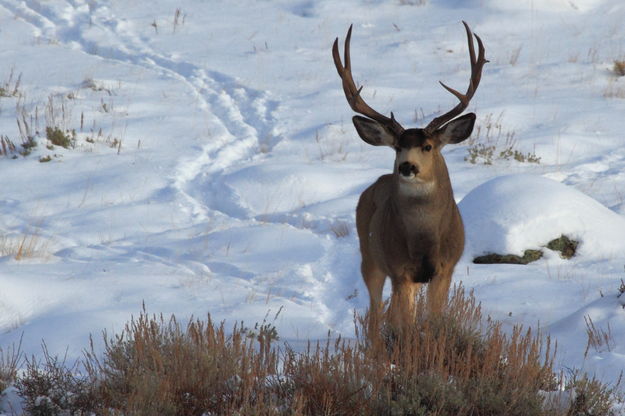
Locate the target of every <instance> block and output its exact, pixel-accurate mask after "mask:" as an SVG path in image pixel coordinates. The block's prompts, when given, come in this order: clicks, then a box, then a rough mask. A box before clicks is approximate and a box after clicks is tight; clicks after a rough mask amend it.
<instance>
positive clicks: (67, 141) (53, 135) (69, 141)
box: [46, 126, 76, 149]
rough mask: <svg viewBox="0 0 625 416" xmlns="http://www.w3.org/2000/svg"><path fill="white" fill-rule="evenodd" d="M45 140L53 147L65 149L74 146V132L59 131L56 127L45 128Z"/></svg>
mask: <svg viewBox="0 0 625 416" xmlns="http://www.w3.org/2000/svg"><path fill="white" fill-rule="evenodd" d="M46 138H47V139H48V141H49V142H50V143H52V144H53V145H55V146H61V147H64V148H66V149H69V148H70V147H74V146H75V145H76V130H71V131H70V130H65V131H63V130H61V129H60V128H58V127H56V126H55V127H46Z"/></svg>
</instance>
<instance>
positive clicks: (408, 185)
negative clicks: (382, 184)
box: [399, 179, 436, 197]
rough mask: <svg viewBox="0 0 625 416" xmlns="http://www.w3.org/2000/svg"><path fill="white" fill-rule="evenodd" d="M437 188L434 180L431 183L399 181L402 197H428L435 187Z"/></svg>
mask: <svg viewBox="0 0 625 416" xmlns="http://www.w3.org/2000/svg"><path fill="white" fill-rule="evenodd" d="M435 186H436V181H435V180H432V181H430V182H420V181H414V180H402V179H400V180H399V194H400V195H402V196H412V197H416V196H420V197H421V196H426V195H428V194H430V193H431V192H432V191H433V190H434V187H435Z"/></svg>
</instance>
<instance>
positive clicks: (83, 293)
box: [0, 0, 625, 382]
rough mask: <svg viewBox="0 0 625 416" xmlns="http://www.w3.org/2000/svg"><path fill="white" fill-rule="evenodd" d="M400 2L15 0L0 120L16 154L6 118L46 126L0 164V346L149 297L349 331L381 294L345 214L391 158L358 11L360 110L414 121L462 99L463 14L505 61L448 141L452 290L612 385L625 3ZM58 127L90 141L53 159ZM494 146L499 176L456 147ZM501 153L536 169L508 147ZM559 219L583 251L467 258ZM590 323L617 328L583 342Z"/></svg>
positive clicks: (622, 347)
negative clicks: (525, 259) (370, 125)
mask: <svg viewBox="0 0 625 416" xmlns="http://www.w3.org/2000/svg"><path fill="white" fill-rule="evenodd" d="M401 3H410V2H409V1H402V2H400V1H398V0H388V1H374V0H368V1H367V0H350V1H344V2H336V1H330V0H327V1H299V0H298V1H290V0H272V1H226V0H223V1H217V0H214V1H213V0H211V1H206V0H205V1H201V0H179V1H176V2H150V3H149V5H148V4H147V3H146V2H140V1H134V0H131V1H121V0H102V1H97V2H95V1H84V0H48V1H36V0H26V1H14V0H0V45H1V47H0V86H2V87H5V90H7V91H8V93H5V94H4V95H7V96H2V97H0V134H1V135H3V136H6V137H8V138H9V139H10V140H12V141H13V142H15V143H16V144H19V143H20V141H21V139H20V133H19V130H18V125H17V123H16V118H19V119H20V120H22V121H21V124H22V128H23V129H24V127H23V124H24V120H26V122H27V123H28V125H29V126H30V129H31V132H33V133H34V132H35V131H39V132H40V135H39V136H38V138H37V140H38V143H39V145H38V147H37V148H36V149H35V150H34V151H33V153H32V154H30V155H29V156H27V157H21V156H19V157H18V158H17V159H11V158H10V157H6V158H5V157H3V158H0V177H1V178H2V186H1V189H2V191H1V193H0V255H2V257H0V346H7V345H10V344H11V343H14V342H16V341H17V340H19V338H20V337H21V336H23V350H24V351H25V352H26V353H28V354H31V353H35V354H38V353H39V352H40V344H41V342H42V340H45V342H46V344H47V346H48V348H49V350H50V351H51V352H53V353H64V352H65V350H66V349H68V354H69V356H70V357H77V356H79V355H80V354H81V350H82V349H83V348H84V347H85V346H86V345H87V342H88V337H89V334H90V333H92V334H95V335H98V334H99V333H100V331H101V330H102V329H104V328H107V329H108V331H109V332H111V331H119V330H121V328H122V327H123V324H124V323H125V322H126V321H127V320H128V319H129V317H130V316H131V315H132V314H135V315H136V314H137V313H138V312H139V311H140V310H141V307H142V303H145V305H146V307H147V309H148V311H151V312H163V313H165V314H170V313H175V314H176V315H177V316H178V317H179V318H181V319H183V318H184V317H189V316H191V315H195V316H204V315H205V314H206V313H209V312H210V313H211V314H212V316H213V318H214V319H216V320H222V319H225V320H227V321H229V322H234V321H239V320H244V321H245V322H247V323H248V324H253V323H254V322H259V321H262V320H263V318H264V317H265V315H266V314H267V313H268V312H269V313H270V316H273V315H274V314H275V313H276V312H277V311H278V310H279V309H280V308H283V310H282V311H281V313H280V314H279V316H278V318H277V320H276V322H275V324H276V326H277V327H278V330H279V332H280V334H281V336H282V338H283V339H287V340H289V342H291V343H292V344H296V343H297V342H298V341H305V340H307V339H309V338H311V339H318V338H323V337H325V336H327V334H328V332H330V333H332V334H337V333H340V334H343V335H345V336H351V335H353V324H352V318H353V311H354V310H356V311H358V312H364V310H365V308H366V306H367V305H368V298H367V293H366V288H365V286H364V284H363V283H362V281H361V277H360V272H359V253H358V248H357V238H356V235H355V230H354V207H355V205H356V201H357V198H358V196H359V194H360V192H362V190H363V189H364V188H365V187H366V186H368V184H370V183H371V182H373V181H374V180H375V178H377V177H378V176H379V175H381V174H384V173H387V172H389V171H390V169H391V167H392V163H393V157H394V153H393V152H392V151H390V150H388V149H384V148H374V147H371V146H367V145H366V144H365V143H364V142H362V141H361V140H359V139H358V137H357V135H356V133H355V131H354V128H353V126H352V125H351V121H350V118H351V116H352V112H351V111H350V109H349V108H348V106H347V103H346V102H345V98H344V96H343V92H342V90H341V86H340V80H339V79H338V77H337V75H336V71H335V69H334V66H333V63H332V60H331V54H330V48H331V45H332V42H333V41H334V38H335V37H336V36H340V37H341V39H343V38H344V36H345V32H346V30H347V27H348V26H349V24H350V23H354V34H353V38H352V57H353V68H354V69H353V72H354V76H355V78H356V82H357V83H359V84H364V85H365V89H364V90H363V95H364V96H365V99H366V100H367V101H368V102H369V103H370V104H372V105H373V106H374V107H375V108H376V109H377V110H379V111H381V112H385V113H388V112H389V111H391V110H392V111H394V113H395V115H396V117H397V118H398V119H399V120H400V121H401V122H403V123H404V124H405V125H423V124H425V123H426V122H427V121H428V120H429V119H431V118H432V117H434V116H435V115H437V114H439V112H440V111H442V110H443V111H446V110H447V109H448V108H451V106H453V105H455V102H454V100H455V99H454V98H453V97H452V96H451V95H450V94H448V93H447V92H445V91H444V90H443V89H442V88H441V87H440V86H439V85H438V83H437V81H438V80H443V81H445V82H446V83H447V84H448V85H451V86H453V87H456V88H459V89H462V88H465V86H466V82H467V80H468V74H469V72H468V71H469V68H468V55H467V51H466V40H465V35H464V31H463V29H462V25H461V24H460V21H461V20H466V21H467V22H469V24H470V25H471V26H472V28H473V29H474V31H475V32H476V33H478V34H479V35H480V36H481V37H482V39H483V40H484V43H485V45H486V55H487V58H488V59H489V60H490V63H489V64H487V65H486V67H485V69H484V74H483V77H482V83H481V85H480V88H479V90H478V92H477V94H476V96H475V97H474V99H473V101H472V103H471V110H472V111H475V112H476V113H477V114H478V129H476V131H475V132H474V137H473V139H470V140H469V142H470V143H468V144H463V145H458V146H455V147H454V146H448V148H447V149H446V150H445V154H446V159H447V162H448V166H449V170H450V172H451V177H452V183H453V184H454V190H455V195H456V199H457V201H459V203H460V207H461V209H462V212H463V215H464V217H465V222H466V227H467V231H468V242H467V251H466V253H465V256H464V257H463V259H462V260H461V263H460V264H459V265H458V267H457V269H456V274H455V281H456V282H462V283H463V284H464V286H466V287H468V288H470V289H473V290H474V292H475V295H476V297H477V298H478V299H479V300H480V301H481V302H482V305H483V308H484V310H485V311H486V312H487V313H488V314H490V315H491V316H493V317H495V318H497V319H502V320H504V321H505V323H506V325H510V326H512V325H513V324H517V323H522V324H527V325H533V326H535V325H537V324H540V326H541V328H543V330H544V331H545V332H546V333H550V334H551V335H552V337H555V338H556V339H557V340H558V351H559V356H558V357H559V361H558V365H560V366H561V367H562V368H581V369H584V370H586V371H589V372H592V373H594V374H596V375H597V376H598V377H599V378H601V379H603V380H605V381H608V382H613V381H615V380H616V379H617V378H618V376H619V374H620V372H621V370H623V369H624V368H625V309H623V308H624V305H625V295H623V296H622V297H621V298H617V295H618V289H619V286H620V285H621V281H620V279H623V278H625V269H624V267H625V136H624V135H623V131H625V117H623V114H625V77H620V78H619V77H617V76H616V75H615V74H614V73H613V72H612V70H611V69H612V64H613V61H614V60H615V59H624V58H625V47H624V45H625V26H624V25H623V18H624V17H625V5H623V4H622V2H621V1H620V0H572V1H569V0H545V1H541V2H535V1H506V0H481V1H477V0H466V1H462V0H442V1H430V2H428V3H429V4H427V5H425V6H415V5H410V4H401ZM11 71H13V74H14V75H13V78H10V74H11ZM19 74H21V81H20V83H19V85H18V88H17V90H18V91H17V94H16V95H15V96H13V95H12V94H11V93H12V92H13V90H14V89H15V88H14V87H15V84H16V78H17V76H18V75H19ZM46 125H54V126H59V127H60V128H62V129H69V130H72V129H75V130H76V132H77V144H76V147H75V148H73V149H64V148H61V147H58V146H57V147H53V148H52V149H48V148H47V147H46V144H47V142H46V140H45V134H44V130H45V127H46ZM512 142H513V143H512ZM480 143H481V144H483V145H486V146H496V149H497V150H496V154H495V157H494V158H493V161H492V164H490V165H485V164H484V163H482V162H483V161H484V160H483V158H478V159H477V160H476V162H478V163H475V164H473V163H469V162H468V161H466V160H465V157H467V156H468V154H469V153H468V150H469V146H471V145H473V146H476V145H477V144H480ZM510 143H512V144H513V148H514V149H515V150H518V151H520V152H522V153H524V154H528V153H530V154H535V155H536V157H540V163H528V162H518V161H516V160H514V159H510V160H504V159H502V158H498V157H496V156H497V154H498V153H499V152H500V151H503V150H505V148H506V146H507V144H510ZM48 155H50V156H51V161H49V162H47V163H40V162H39V160H40V158H44V157H46V156H48ZM508 175H512V176H508ZM465 197H466V199H465ZM561 233H568V234H570V235H571V236H572V237H576V238H579V239H580V241H581V243H580V250H579V254H578V256H576V257H574V258H573V259H571V260H563V259H560V258H559V257H558V255H556V254H555V253H553V252H546V255H545V257H544V258H543V259H541V260H539V261H538V262H536V263H533V264H531V265H528V266H515V265H475V264H473V263H472V262H471V260H472V256H474V255H478V254H482V253H483V251H485V250H494V249H499V250H501V251H502V252H503V251H505V250H508V251H511V252H522V251H523V249H525V248H537V247H540V246H542V245H545V244H546V243H547V242H548V241H549V240H550V239H552V238H556V237H558V236H559V235H560V234H561ZM20 245H21V246H24V249H23V250H22V252H23V253H21V254H24V255H23V256H21V258H20V259H19V260H17V259H16V252H17V251H18V250H17V247H19V246H20ZM18 257H19V256H18ZM387 294H388V290H387ZM588 317H590V318H591V319H592V321H593V322H594V324H595V326H596V327H597V328H599V329H601V330H603V331H605V332H606V333H607V332H609V333H610V334H611V335H610V336H611V338H610V339H611V342H609V343H608V345H599V346H595V347H592V346H591V347H590V349H589V350H588V352H587V354H585V352H586V347H587V335H586V323H585V322H586V320H587V319H588ZM585 318H586V319H585Z"/></svg>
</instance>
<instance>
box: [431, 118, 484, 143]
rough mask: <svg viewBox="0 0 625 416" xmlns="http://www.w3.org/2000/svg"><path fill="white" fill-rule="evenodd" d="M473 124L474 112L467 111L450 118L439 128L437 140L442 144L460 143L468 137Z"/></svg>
mask: <svg viewBox="0 0 625 416" xmlns="http://www.w3.org/2000/svg"><path fill="white" fill-rule="evenodd" d="M474 124H475V114H474V113H469V114H465V115H463V116H462V117H458V118H457V119H455V120H451V121H450V122H449V123H447V124H445V126H443V127H441V128H440V129H438V130H439V132H440V133H439V135H438V140H440V142H441V144H442V145H446V144H450V143H451V144H456V143H460V142H462V141H464V140H466V139H468V138H469V136H470V135H471V132H472V131H473V125H474Z"/></svg>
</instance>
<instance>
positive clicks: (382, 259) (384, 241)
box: [356, 150, 464, 333]
mask: <svg viewBox="0 0 625 416" xmlns="http://www.w3.org/2000/svg"><path fill="white" fill-rule="evenodd" d="M432 156H433V159H434V160H433V163H432V170H433V172H431V173H433V175H432V176H433V178H434V179H433V180H435V181H436V183H435V186H433V187H432V189H431V190H430V191H429V192H428V193H426V194H424V195H417V196H414V195H405V194H402V193H401V192H400V190H399V181H400V178H399V173H398V172H397V170H396V171H395V172H394V173H393V174H391V175H384V176H381V177H380V178H379V179H378V180H377V181H376V182H375V183H374V184H373V185H371V186H369V187H368V188H367V189H366V190H365V191H364V192H363V193H362V195H361V196H360V200H359V201H358V207H357V209H356V227H357V230H358V238H359V239H360V252H361V255H362V265H361V270H362V275H363V278H364V280H365V283H366V285H367V288H368V290H369V295H370V300H371V308H370V311H369V313H370V319H371V320H370V331H372V333H375V331H376V328H377V326H378V321H379V318H380V313H381V307H382V288H383V286H384V281H385V279H386V277H387V276H389V277H390V278H391V282H392V285H393V295H392V297H391V305H390V320H391V325H392V326H393V327H394V328H401V327H404V326H405V325H406V324H407V323H408V322H410V320H411V319H412V318H413V317H414V300H415V294H416V292H417V290H418V289H419V287H420V286H421V284H423V283H429V287H428V302H429V305H430V308H431V310H432V311H436V310H439V309H440V308H441V306H442V305H443V302H445V300H446V297H447V293H448V290H449V286H450V284H451V276H452V273H453V270H454V267H455V265H456V263H457V262H458V260H459V259H460V256H461V255H462V251H463V249H464V227H463V224H462V219H461V217H460V212H459V211H458V207H457V206H456V203H455V201H454V198H453V192H452V189H451V183H450V181H449V174H448V172H447V167H446V165H445V161H444V159H443V157H442V155H441V154H440V152H439V151H438V150H436V154H435V155H432ZM426 186H427V185H426Z"/></svg>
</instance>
